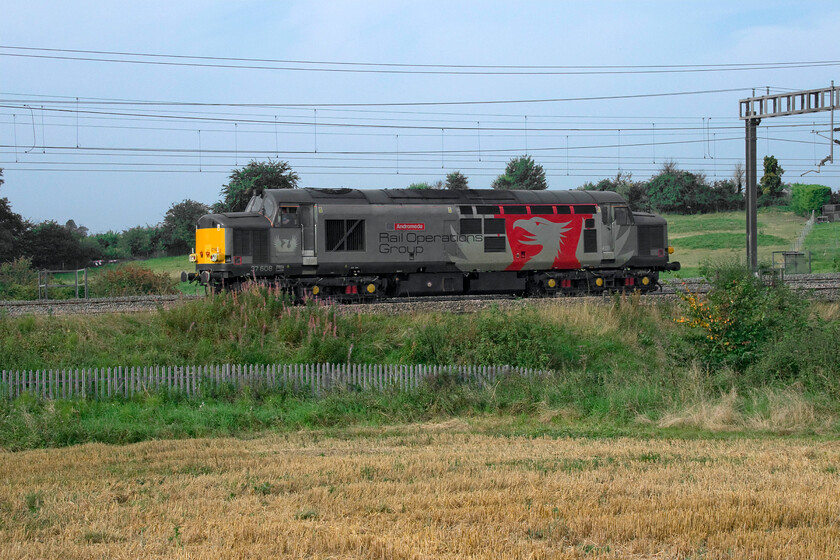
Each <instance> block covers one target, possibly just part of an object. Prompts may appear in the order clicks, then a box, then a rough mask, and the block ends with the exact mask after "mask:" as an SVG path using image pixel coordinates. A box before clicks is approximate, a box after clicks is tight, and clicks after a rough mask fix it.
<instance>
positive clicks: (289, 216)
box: [278, 206, 300, 228]
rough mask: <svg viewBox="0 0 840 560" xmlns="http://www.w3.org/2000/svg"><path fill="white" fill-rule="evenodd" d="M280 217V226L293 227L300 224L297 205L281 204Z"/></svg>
mask: <svg viewBox="0 0 840 560" xmlns="http://www.w3.org/2000/svg"><path fill="white" fill-rule="evenodd" d="M278 218H280V220H279V224H278V225H279V226H280V227H288V228H292V227H298V226H300V217H299V216H298V209H297V206H281V207H280V214H279V216H278Z"/></svg>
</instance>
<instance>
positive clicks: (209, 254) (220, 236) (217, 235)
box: [190, 226, 225, 264]
mask: <svg viewBox="0 0 840 560" xmlns="http://www.w3.org/2000/svg"><path fill="white" fill-rule="evenodd" d="M190 262H195V263H196V264H218V263H223V262H225V230H224V228H222V227H221V226H216V227H214V228H202V229H197V230H195V253H193V254H192V255H190Z"/></svg>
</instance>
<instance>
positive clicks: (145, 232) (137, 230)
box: [120, 226, 160, 258]
mask: <svg viewBox="0 0 840 560" xmlns="http://www.w3.org/2000/svg"><path fill="white" fill-rule="evenodd" d="M159 242H160V228H159V227H158V226H135V227H133V228H130V229H127V230H125V231H124V232H122V239H121V240H120V245H121V247H120V248H121V249H122V251H123V253H124V254H126V255H129V256H131V257H134V258H138V257H148V256H151V255H152V254H153V253H155V252H156V251H157V250H158V245H159Z"/></svg>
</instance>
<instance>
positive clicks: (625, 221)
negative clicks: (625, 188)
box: [613, 206, 633, 226]
mask: <svg viewBox="0 0 840 560" xmlns="http://www.w3.org/2000/svg"><path fill="white" fill-rule="evenodd" d="M613 216H614V217H615V223H616V225H619V226H632V225H633V215H632V214H631V213H630V209H629V208H627V207H626V206H616V207H615V208H613Z"/></svg>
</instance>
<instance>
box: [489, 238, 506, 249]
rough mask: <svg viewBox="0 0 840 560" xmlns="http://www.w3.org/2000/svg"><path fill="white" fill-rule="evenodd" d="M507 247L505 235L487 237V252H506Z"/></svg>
mask: <svg viewBox="0 0 840 560" xmlns="http://www.w3.org/2000/svg"><path fill="white" fill-rule="evenodd" d="M506 249H507V239H506V238H504V237H485V238H484V252H485V253H504V252H505V250H506Z"/></svg>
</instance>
